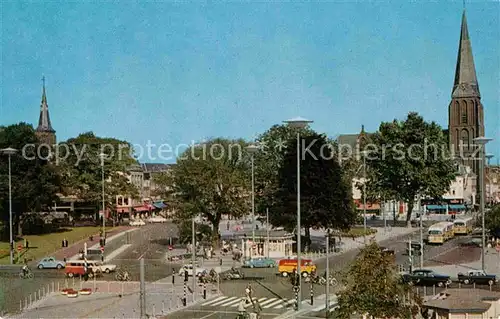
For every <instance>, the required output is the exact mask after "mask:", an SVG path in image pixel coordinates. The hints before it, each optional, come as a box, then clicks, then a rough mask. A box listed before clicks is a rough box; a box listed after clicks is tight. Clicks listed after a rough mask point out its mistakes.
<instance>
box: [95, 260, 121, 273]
mask: <svg viewBox="0 0 500 319" xmlns="http://www.w3.org/2000/svg"><path fill="white" fill-rule="evenodd" d="M93 269H94V272H99V271H100V272H104V273H107V274H109V273H110V272H113V271H115V270H116V265H113V264H106V263H101V262H97V263H96V266H94V267H93Z"/></svg>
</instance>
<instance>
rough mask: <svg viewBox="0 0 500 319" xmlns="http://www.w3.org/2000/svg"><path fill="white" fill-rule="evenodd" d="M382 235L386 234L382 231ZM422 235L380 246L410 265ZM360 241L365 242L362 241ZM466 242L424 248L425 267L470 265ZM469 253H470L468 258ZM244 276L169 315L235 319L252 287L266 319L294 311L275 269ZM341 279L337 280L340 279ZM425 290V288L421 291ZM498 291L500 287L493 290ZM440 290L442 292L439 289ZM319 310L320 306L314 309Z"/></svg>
mask: <svg viewBox="0 0 500 319" xmlns="http://www.w3.org/2000/svg"><path fill="white" fill-rule="evenodd" d="M379 231H383V230H382V229H380V230H379ZM419 236H420V234H419V231H418V230H417V229H415V232H414V233H413V234H412V235H411V236H408V235H407V236H400V237H397V238H392V239H389V240H385V241H383V242H381V243H380V245H381V246H383V247H386V248H389V249H392V250H394V251H395V254H396V256H395V257H396V262H397V264H398V265H405V266H406V267H407V266H408V265H409V256H408V255H407V254H406V248H407V246H408V239H409V238H410V237H411V240H414V241H416V240H418V239H419ZM359 240H361V241H362V240H363V239H362V238H360V239H359ZM465 241H467V237H457V238H454V239H452V240H450V241H448V242H446V243H445V244H443V245H441V246H428V245H426V246H425V250H424V267H428V266H430V265H436V264H460V263H465V262H468V261H469V259H470V255H473V257H477V252H478V251H479V250H478V249H473V251H472V252H471V251H470V249H471V248H463V247H461V245H460V244H461V243H463V242H465ZM464 250H467V251H468V253H466V254H464V253H463V251H464ZM469 252H471V253H470V254H469ZM357 253H358V250H353V251H349V252H346V253H343V254H341V255H337V256H332V257H330V271H331V272H334V273H338V274H339V277H340V272H341V271H342V270H345V269H346V267H347V266H348V265H349V263H350V262H351V261H352V260H353V259H354V258H355V256H356V254H357ZM413 262H414V268H415V269H416V268H419V264H420V259H419V256H414V258H413ZM316 264H317V266H318V273H319V274H321V273H322V272H323V271H324V270H325V266H326V260H325V259H322V260H318V261H316ZM243 272H244V274H245V279H243V280H233V281H222V282H221V283H220V290H221V293H222V294H223V295H222V296H220V297H217V298H215V299H214V300H213V301H212V302H206V303H202V304H200V305H197V306H193V307H191V308H189V309H185V310H181V311H178V312H177V313H175V314H173V315H170V316H169V318H181V317H184V318H186V317H187V316H188V315H189V316H190V318H191V317H192V318H219V317H220V318H234V317H235V315H236V312H235V311H236V309H237V308H236V307H237V304H238V300H239V297H244V296H245V288H246V286H247V285H248V284H249V283H250V284H251V285H252V288H253V291H254V297H255V298H258V299H259V301H262V302H264V305H263V306H262V308H263V312H264V313H265V315H266V316H268V317H269V316H272V314H271V312H272V313H282V312H285V311H287V310H289V309H291V308H292V307H293V300H294V292H293V289H292V285H291V284H290V282H289V279H288V278H282V277H280V276H278V275H277V270H276V269H269V268H262V269H255V268H254V269H248V268H247V269H243ZM337 278H338V277H337ZM455 286H457V284H455V283H454V284H452V287H455ZM478 288H482V289H487V287H479V286H478ZM338 289H339V287H330V293H335V291H336V290H338ZM420 289H422V288H420ZM494 289H498V287H496V286H495V287H494ZM312 290H313V296H314V297H318V296H320V295H324V294H325V286H319V285H314V286H313V287H312ZM438 290H439V289H438ZM432 292H433V289H432V288H429V289H428V290H427V293H428V294H430V293H432ZM301 295H302V303H303V304H305V303H310V297H311V285H310V284H308V283H303V285H302V294H301ZM315 306H320V307H321V305H315ZM319 314H321V312H319V311H314V312H312V313H310V314H304V318H306V317H314V316H316V315H319Z"/></svg>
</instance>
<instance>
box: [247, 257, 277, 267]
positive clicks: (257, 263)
mask: <svg viewBox="0 0 500 319" xmlns="http://www.w3.org/2000/svg"><path fill="white" fill-rule="evenodd" d="M243 267H245V268H273V267H276V262H275V261H274V260H272V259H270V258H266V257H259V258H252V259H250V260H246V261H245V262H244V263H243Z"/></svg>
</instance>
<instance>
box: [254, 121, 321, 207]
mask: <svg viewBox="0 0 500 319" xmlns="http://www.w3.org/2000/svg"><path fill="white" fill-rule="evenodd" d="M297 133H300V134H301V135H302V136H306V135H310V134H312V133H313V131H312V130H311V129H310V128H309V127H306V128H303V129H299V128H294V127H292V126H290V125H274V126H272V127H271V128H270V129H268V130H267V131H265V132H264V133H262V134H261V135H260V136H259V137H258V138H257V139H256V141H255V142H256V144H257V145H258V146H259V151H258V152H256V153H255V154H254V167H255V192H256V196H255V204H256V214H258V212H260V213H261V214H263V212H265V211H266V208H269V207H271V206H272V203H273V198H272V197H273V194H274V192H275V191H276V189H277V188H278V170H279V168H280V167H281V166H282V164H283V161H284V156H285V150H286V148H287V147H288V144H289V141H290V140H292V139H293V140H295V139H296V137H297ZM296 147H297V146H294V148H296Z"/></svg>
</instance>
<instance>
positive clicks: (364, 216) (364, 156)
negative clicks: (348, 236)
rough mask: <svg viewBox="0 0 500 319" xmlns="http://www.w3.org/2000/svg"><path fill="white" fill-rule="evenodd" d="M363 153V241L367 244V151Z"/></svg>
mask: <svg viewBox="0 0 500 319" xmlns="http://www.w3.org/2000/svg"><path fill="white" fill-rule="evenodd" d="M361 154H363V242H364V244H365V245H366V228H367V227H366V182H367V180H366V151H362V152H361Z"/></svg>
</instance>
